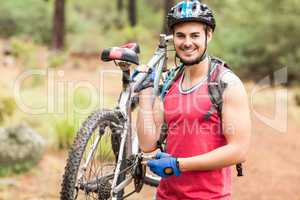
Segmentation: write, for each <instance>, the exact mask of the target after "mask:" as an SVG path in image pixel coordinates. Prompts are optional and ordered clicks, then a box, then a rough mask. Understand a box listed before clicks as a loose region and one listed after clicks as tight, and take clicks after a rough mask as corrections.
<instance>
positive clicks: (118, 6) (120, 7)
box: [117, 0, 124, 12]
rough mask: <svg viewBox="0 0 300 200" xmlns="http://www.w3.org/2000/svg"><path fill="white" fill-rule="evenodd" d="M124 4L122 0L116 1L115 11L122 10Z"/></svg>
mask: <svg viewBox="0 0 300 200" xmlns="http://www.w3.org/2000/svg"><path fill="white" fill-rule="evenodd" d="M123 7H124V4H123V0H117V11H118V12H121V11H122V10H123Z"/></svg>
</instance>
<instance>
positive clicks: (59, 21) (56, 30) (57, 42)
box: [52, 0, 65, 50]
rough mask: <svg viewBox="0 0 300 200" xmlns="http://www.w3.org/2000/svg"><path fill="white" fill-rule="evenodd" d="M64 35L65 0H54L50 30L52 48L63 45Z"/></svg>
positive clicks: (55, 48)
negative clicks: (51, 27)
mask: <svg viewBox="0 0 300 200" xmlns="http://www.w3.org/2000/svg"><path fill="white" fill-rule="evenodd" d="M64 37H65V0H55V6H54V14H53V30H52V49H54V50H60V49H62V48H63V47H64Z"/></svg>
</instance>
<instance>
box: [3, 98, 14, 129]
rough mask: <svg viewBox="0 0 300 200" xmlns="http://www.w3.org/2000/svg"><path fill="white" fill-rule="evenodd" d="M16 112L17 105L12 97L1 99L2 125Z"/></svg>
mask: <svg viewBox="0 0 300 200" xmlns="http://www.w3.org/2000/svg"><path fill="white" fill-rule="evenodd" d="M15 110H16V103H15V101H14V99H13V98H12V97H1V98H0V124H1V123H2V122H3V121H4V120H5V118H7V117H11V116H12V115H13V114H14V112H15Z"/></svg>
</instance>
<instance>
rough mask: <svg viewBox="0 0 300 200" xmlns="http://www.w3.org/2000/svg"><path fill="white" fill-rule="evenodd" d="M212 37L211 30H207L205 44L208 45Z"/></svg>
mask: <svg viewBox="0 0 300 200" xmlns="http://www.w3.org/2000/svg"><path fill="white" fill-rule="evenodd" d="M212 37H213V32H212V30H211V29H208V30H207V43H209V42H210V41H211V39H212Z"/></svg>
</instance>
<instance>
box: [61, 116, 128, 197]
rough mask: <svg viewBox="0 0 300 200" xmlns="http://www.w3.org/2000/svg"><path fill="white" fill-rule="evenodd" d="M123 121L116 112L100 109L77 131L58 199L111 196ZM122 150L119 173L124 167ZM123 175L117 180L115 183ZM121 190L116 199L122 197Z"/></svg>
mask: <svg viewBox="0 0 300 200" xmlns="http://www.w3.org/2000/svg"><path fill="white" fill-rule="evenodd" d="M124 126H125V120H124V119H123V118H122V114H121V113H120V112H119V111H109V110H105V111H103V110H99V111H96V112H94V113H92V114H91V115H90V116H89V117H88V118H87V119H86V121H85V122H84V123H83V124H82V126H81V128H80V129H79V131H78V132H77V136H76V138H75V140H74V143H73V145H72V148H71V150H70V152H69V157H68V160H67V164H66V167H65V173H64V175H63V181H62V189H61V200H71V199H72V200H73V199H99V200H102V199H103V200H105V199H109V198H110V197H111V182H112V179H113V178H114V170H115V166H116V160H117V158H118V152H119V146H120V140H121V134H122V132H123V130H124ZM126 164H127V163H126V151H125V150H124V153H123V159H122V163H121V170H122V169H124V168H125V167H126ZM125 176H126V174H125V173H122V174H120V175H119V177H118V183H120V182H121V181H122V180H124V179H125ZM123 193H124V191H120V192H119V193H118V194H117V196H118V197H119V198H121V197H122V196H123Z"/></svg>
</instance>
